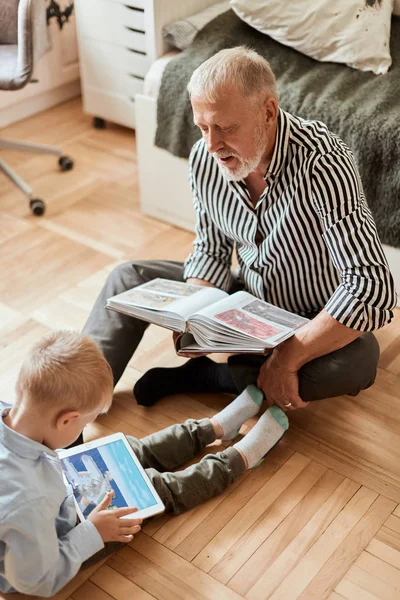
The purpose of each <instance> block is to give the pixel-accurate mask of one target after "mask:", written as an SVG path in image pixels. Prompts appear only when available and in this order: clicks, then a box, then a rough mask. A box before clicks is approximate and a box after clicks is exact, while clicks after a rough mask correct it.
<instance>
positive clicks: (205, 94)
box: [187, 46, 278, 102]
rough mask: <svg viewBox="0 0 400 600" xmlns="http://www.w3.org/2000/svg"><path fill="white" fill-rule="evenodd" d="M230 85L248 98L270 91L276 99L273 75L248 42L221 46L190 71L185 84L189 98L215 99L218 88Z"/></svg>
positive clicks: (256, 97)
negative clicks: (229, 46) (232, 45)
mask: <svg viewBox="0 0 400 600" xmlns="http://www.w3.org/2000/svg"><path fill="white" fill-rule="evenodd" d="M230 85H233V86H235V87H237V88H238V89H239V91H240V92H241V93H242V95H243V96H245V97H247V98H249V99H250V100H255V99H257V100H258V99H259V98H261V99H262V100H264V97H265V96H266V95H270V96H272V97H273V98H275V100H276V101H278V91H277V89H276V80H275V75H274V73H273V71H272V69H271V67H270V64H269V62H268V61H267V60H266V59H265V58H263V57H262V56H260V55H259V54H257V52H255V51H254V50H251V48H248V47H247V46H236V47H235V48H228V49H225V50H221V51H220V52H217V54H214V55H213V56H211V58H209V59H208V60H206V61H205V62H203V63H202V64H201V65H200V66H199V67H197V69H196V70H195V71H194V72H193V74H192V77H191V78H190V81H189V83H188V86H187V90H188V92H189V96H190V97H191V98H202V99H203V98H204V100H205V101H206V102H216V100H217V94H218V92H219V91H220V90H221V89H223V88H224V87H226V86H230Z"/></svg>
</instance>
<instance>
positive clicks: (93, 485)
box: [58, 433, 165, 520]
mask: <svg viewBox="0 0 400 600" xmlns="http://www.w3.org/2000/svg"><path fill="white" fill-rule="evenodd" d="M58 454H59V457H60V462H61V468H62V471H63V474H64V478H65V480H66V482H67V483H69V484H70V486H71V488H72V492H73V495H74V499H75V505H76V510H77V513H78V515H79V517H80V519H81V520H85V519H87V518H88V516H89V515H90V513H91V512H92V510H93V509H94V508H96V506H98V504H99V503H100V502H101V501H102V500H103V498H104V496H105V494H106V493H107V492H111V491H114V496H113V498H112V500H111V504H110V509H113V508H122V507H127V506H132V507H137V508H138V509H139V511H138V512H135V513H132V515H127V518H129V517H134V518H142V519H147V518H148V517H152V516H154V515H157V514H159V513H161V512H163V511H164V510H165V506H164V504H163V503H162V501H161V498H160V497H159V495H158V494H157V492H156V490H155V488H154V486H153V484H152V483H151V481H150V479H149V478H148V476H147V475H146V472H145V470H144V469H143V467H142V465H141V464H140V462H139V460H138V458H137V457H136V455H135V454H134V452H133V450H132V448H131V447H130V445H129V443H128V441H127V439H126V437H125V436H124V434H123V433H114V434H113V435H109V436H107V437H103V438H99V439H97V440H93V441H92V442H88V443H86V444H80V445H79V446H75V447H73V448H68V449H65V450H58Z"/></svg>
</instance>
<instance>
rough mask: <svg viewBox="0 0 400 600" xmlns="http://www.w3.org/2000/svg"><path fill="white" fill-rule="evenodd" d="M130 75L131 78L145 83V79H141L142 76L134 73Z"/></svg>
mask: <svg viewBox="0 0 400 600" xmlns="http://www.w3.org/2000/svg"><path fill="white" fill-rule="evenodd" d="M128 75H129V76H130V77H134V78H135V79H139V80H140V81H144V77H141V76H140V75H134V74H133V73H128Z"/></svg>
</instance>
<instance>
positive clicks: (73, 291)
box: [0, 100, 400, 600]
mask: <svg viewBox="0 0 400 600" xmlns="http://www.w3.org/2000/svg"><path fill="white" fill-rule="evenodd" d="M1 133H2V135H4V136H6V137H13V138H20V139H31V140H32V141H38V142H42V143H56V144H59V145H62V146H63V147H64V150H65V152H66V153H67V154H69V155H70V156H72V157H73V158H74V160H75V168H74V170H73V171H71V172H69V173H60V172H58V169H57V167H56V162H55V160H54V158H52V157H46V156H33V155H26V154H18V153H12V152H4V153H2V157H3V158H5V159H6V160H8V161H9V162H10V164H11V165H13V166H15V167H16V168H17V169H18V171H19V172H20V173H21V175H22V176H24V177H25V178H26V179H27V180H28V181H29V182H30V183H31V185H32V186H33V188H34V189H35V192H36V195H37V196H39V197H43V199H45V200H46V201H47V205H48V211H47V213H46V216H45V217H43V218H35V217H32V216H31V215H30V212H29V210H28V207H27V203H26V201H25V199H24V197H23V196H22V195H21V194H20V193H19V192H18V191H17V190H16V189H15V188H13V186H12V185H11V184H10V183H9V182H8V181H7V180H6V179H5V178H3V177H2V176H0V264H1V268H2V276H1V278H0V334H1V335H0V392H1V398H4V399H7V400H12V398H13V395H14V391H13V387H14V383H15V378H16V374H17V372H18V369H19V365H20V363H21V361H22V358H23V356H24V353H25V351H26V348H27V347H28V346H29V345H30V344H31V343H32V342H34V341H35V340H36V339H37V338H39V337H40V336H41V335H42V334H44V333H46V332H47V331H48V330H49V329H51V328H76V329H79V328H81V327H82V325H83V323H84V322H85V319H86V317H87V315H88V311H89V310H90V308H91V306H92V304H93V302H94V300H95V298H96V295H97V293H98V291H99V289H100V288H101V286H102V283H103V282H104V279H105V277H106V275H107V273H108V272H109V271H110V270H111V269H112V268H113V266H114V265H116V264H118V263H120V262H123V261H125V260H129V259H139V258H148V259H150V258H165V257H169V258H170V259H176V260H182V259H184V258H185V257H186V255H187V254H188V253H189V251H190V249H191V244H192V241H193V236H192V234H191V233H188V232H186V231H182V230H179V229H177V228H174V227H172V226H169V225H167V224H165V223H161V222H158V221H156V220H153V219H150V218H148V217H146V216H144V215H142V214H141V212H140V207H139V189H138V183H137V171H136V155H135V143H134V142H135V140H134V135H133V133H132V132H131V131H128V130H125V129H123V128H119V127H116V126H110V127H109V128H108V129H106V130H104V131H99V130H94V129H92V127H91V122H90V119H89V118H88V117H87V116H85V115H83V113H82V109H81V103H80V100H73V101H71V102H68V103H66V104H64V105H61V106H59V107H57V108H54V109H52V110H49V111H47V112H45V113H42V114H40V115H38V116H35V117H32V118H30V119H27V120H26V121H23V122H20V123H18V124H15V125H13V126H11V127H8V128H7V130H3V131H2V132H1ZM156 168H157V165H154V169H155V171H156ZM166 202H168V198H166ZM399 329H400V319H399V318H397V319H396V320H395V321H394V323H393V324H392V325H390V326H389V327H388V328H386V329H384V330H382V331H380V332H379V333H378V338H379V342H380V345H381V352H382V353H381V360H380V367H379V373H378V377H377V381H376V383H375V385H374V386H373V387H372V388H371V389H369V390H367V391H365V392H363V393H362V394H360V395H359V396H358V397H357V398H352V397H341V398H335V399H331V400H325V401H323V402H319V403H315V404H313V405H312V406H309V407H308V408H307V409H305V410H300V411H297V412H295V413H294V414H291V415H290V430H289V432H288V435H287V436H285V438H284V440H283V441H282V442H281V443H280V444H279V445H278V446H277V447H276V448H275V449H274V450H273V451H272V452H271V453H270V455H269V456H268V458H267V460H265V461H264V463H263V464H262V465H261V466H260V467H259V468H257V469H255V470H252V471H250V472H247V473H246V474H245V475H244V476H243V477H242V478H241V479H240V480H239V481H238V482H237V483H236V484H235V485H233V486H232V487H231V488H230V489H229V490H228V491H227V492H226V493H225V494H223V495H222V496H220V497H218V498H215V499H213V500H211V501H210V502H208V503H206V504H204V505H202V506H200V507H199V508H197V509H195V510H192V511H190V512H188V513H186V514H184V515H182V516H180V517H171V516H169V515H164V516H162V517H161V518H159V519H156V520H153V521H151V522H148V523H147V524H146V525H145V527H144V529H143V532H141V533H140V534H139V535H138V536H137V537H136V538H135V539H134V540H133V542H132V543H131V544H129V545H128V546H126V547H124V548H123V549H122V550H120V551H119V552H118V553H117V554H115V555H114V556H112V557H111V558H109V559H108V560H107V562H106V563H104V564H98V565H96V566H94V567H91V568H90V569H86V570H83V571H81V572H80V573H79V574H78V575H77V577H76V578H75V579H74V580H73V581H72V582H70V583H69V584H68V585H67V586H66V588H64V590H62V591H61V592H59V593H58V594H57V596H56V598H57V600H109V599H112V598H114V599H116V600H128V599H129V600H133V599H134V600H150V599H153V598H156V599H159V600H175V599H177V598H180V599H184V600H192V599H193V600H203V599H209V600H223V599H227V600H228V599H231V600H233V599H239V598H247V599H248V600H267V599H272V600H278V599H279V600H294V599H301V600H324V599H325V598H329V599H330V600H343V599H348V600H377V599H379V600H389V599H390V600H398V599H399V598H400V506H399V503H400V460H399V450H400V410H399V409H400V400H399V398H400V379H399V374H400V337H399V336H398V333H399ZM182 362H183V361H182V359H180V358H178V357H176V356H175V354H174V351H173V348H172V344H171V341H170V334H169V332H166V331H164V330H163V329H159V328H156V327H150V328H149V330H148V332H147V333H146V336H145V338H144V340H143V342H142V344H141V346H140V348H139V350H138V352H137V354H136V356H135V357H134V359H133V360H132V361H131V363H130V365H129V367H128V368H127V370H126V372H125V375H124V377H123V379H122V381H121V382H120V384H119V385H118V388H117V390H116V393H115V400H114V404H113V407H112V409H111V410H110V412H109V414H107V415H103V416H102V417H100V418H99V419H98V421H97V422H96V423H94V424H93V425H92V426H90V427H88V430H87V431H86V438H87V439H91V438H94V437H98V436H101V435H104V434H109V433H111V432H113V431H123V432H125V433H129V434H132V435H136V436H138V437H141V436H143V435H146V434H148V433H151V432H153V431H156V430H158V429H160V428H162V427H165V426H168V425H170V424H172V423H175V422H178V421H182V420H184V419H186V418H187V417H204V416H210V415H212V414H213V413H214V412H216V411H217V410H218V409H219V408H220V407H222V406H224V405H225V404H226V403H227V402H228V401H229V398H228V397H227V396H224V395H193V396H176V397H169V398H165V399H164V400H162V401H161V402H160V403H159V404H158V405H157V406H156V407H154V408H151V409H145V408H142V407H139V406H137V404H136V403H135V400H134V398H133V397H132V391H131V390H132V386H133V384H134V382H135V381H136V379H137V378H138V377H140V375H141V373H143V372H144V371H146V370H147V369H148V368H149V367H152V366H163V365H165V366H166V365H169V366H171V365H178V364H181V363H182ZM251 425H252V422H251V421H250V422H249V423H247V424H246V426H245V428H244V430H243V431H246V427H251ZM217 449H218V446H215V447H214V448H211V449H210V450H211V451H214V450H215V451H216V450H217ZM12 597H13V598H16V597H17V596H15V595H14V596H12Z"/></svg>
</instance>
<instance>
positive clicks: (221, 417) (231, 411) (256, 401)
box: [214, 385, 264, 440]
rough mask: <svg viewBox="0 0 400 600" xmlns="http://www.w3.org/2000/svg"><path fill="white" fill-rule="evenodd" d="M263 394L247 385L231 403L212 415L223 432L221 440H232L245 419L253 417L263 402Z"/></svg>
mask: <svg viewBox="0 0 400 600" xmlns="http://www.w3.org/2000/svg"><path fill="white" fill-rule="evenodd" d="M263 398H264V396H263V393H262V391H261V390H260V389H258V387H256V386H255V385H248V386H247V388H246V389H245V390H243V392H242V393H241V394H240V395H239V396H238V397H237V398H235V400H234V401H233V402H231V403H230V404H228V406H226V407H225V408H224V409H223V410H221V412H219V413H218V414H216V415H214V419H215V420H216V421H218V423H219V424H220V425H221V427H222V430H223V432H224V434H223V437H222V439H223V440H232V439H233V438H235V437H236V436H237V434H238V432H239V429H240V427H241V426H242V425H243V423H244V422H245V421H247V419H250V418H251V417H255V415H256V414H257V413H258V412H259V410H260V406H261V404H262V401H263Z"/></svg>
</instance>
